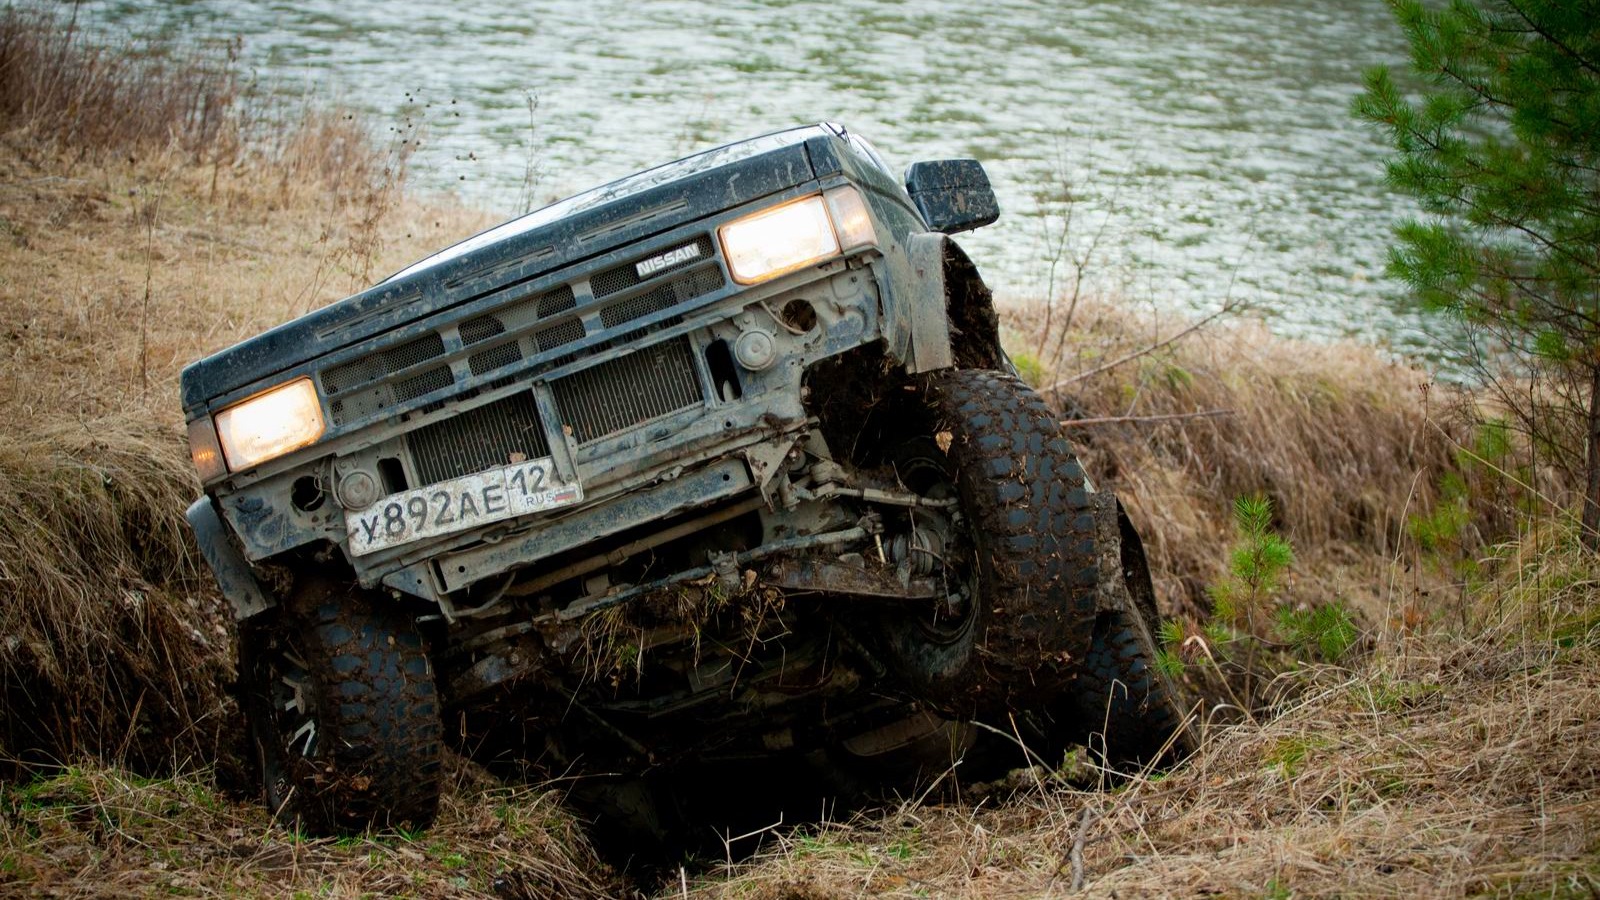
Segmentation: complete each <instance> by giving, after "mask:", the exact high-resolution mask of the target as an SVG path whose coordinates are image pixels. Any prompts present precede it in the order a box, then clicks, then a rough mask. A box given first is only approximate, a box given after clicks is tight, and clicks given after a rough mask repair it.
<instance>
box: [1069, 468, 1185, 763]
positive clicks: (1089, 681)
mask: <svg viewBox="0 0 1600 900" xmlns="http://www.w3.org/2000/svg"><path fill="white" fill-rule="evenodd" d="M1097 500H1098V501H1099V502H1098V503H1097V507H1098V508H1097V512H1096V518H1097V522H1098V524H1099V545H1100V550H1101V560H1102V563H1101V570H1102V572H1103V573H1104V574H1105V576H1106V580H1105V582H1104V583H1103V584H1102V585H1101V590H1102V591H1103V594H1102V597H1101V606H1102V611H1101V613H1100V614H1099V616H1098V618H1097V619H1096V621H1095V626H1094V637H1093V639H1092V640H1091V641H1090V644H1089V654H1088V656H1087V657H1086V658H1085V660H1084V663H1083V668H1082V669H1081V671H1080V672H1079V675H1078V681H1077V684H1076V685H1075V687H1074V690H1073V696H1072V699H1073V703H1072V707H1073V708H1072V709H1071V710H1070V711H1069V713H1068V715H1069V719H1070V720H1072V721H1073V723H1074V724H1073V726H1072V731H1073V732H1074V733H1073V734H1072V735H1071V739H1073V740H1074V741H1075V742H1086V743H1088V745H1089V746H1090V748H1091V749H1092V750H1093V751H1094V752H1095V753H1097V754H1099V755H1100V756H1101V757H1102V758H1103V759H1104V760H1105V761H1106V762H1107V763H1108V764H1110V765H1111V766H1113V767H1114V768H1121V767H1126V766H1129V765H1133V766H1143V765H1145V764H1147V763H1152V762H1157V761H1158V757H1162V756H1163V751H1164V750H1165V751H1166V753H1165V757H1166V758H1174V757H1181V756H1185V755H1187V754H1188V753H1189V752H1190V751H1192V750H1193V749H1194V741H1193V734H1192V730H1191V729H1190V727H1189V726H1188V725H1187V724H1186V723H1185V715H1186V713H1187V710H1188V704H1187V702H1186V700H1185V698H1184V696H1183V694H1182V692H1181V690H1180V689H1179V688H1178V686H1177V685H1176V684H1174V683H1173V682H1172V681H1171V679H1169V678H1167V677H1166V676H1165V675H1163V674H1161V672H1160V671H1158V670H1157V669H1156V668H1155V659H1156V653H1157V652H1158V650H1159V646H1160V645H1159V644H1158V643H1157V641H1156V638H1155V634H1154V632H1155V629H1156V627H1157V625H1158V613H1157V610H1156V600H1155V587H1154V586H1153V585H1152V584H1151V581H1150V569H1149V567H1148V565H1147V564H1146V562H1145V557H1144V545H1143V543H1142V542H1141V541H1140V539H1139V534H1138V532H1136V531H1134V529H1133V525H1132V523H1130V522H1129V521H1128V517H1127V515H1126V514H1125V513H1124V512H1123V510H1122V506H1121V504H1120V503H1117V502H1116V500H1115V498H1113V497H1111V496H1110V495H1104V496H1102V497H1099V498H1097ZM1119 576H1120V577H1119Z"/></svg>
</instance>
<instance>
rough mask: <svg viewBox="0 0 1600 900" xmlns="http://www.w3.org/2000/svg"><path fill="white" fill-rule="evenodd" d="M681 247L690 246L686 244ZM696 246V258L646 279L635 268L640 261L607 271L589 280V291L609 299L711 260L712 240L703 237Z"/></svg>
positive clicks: (656, 272)
mask: <svg viewBox="0 0 1600 900" xmlns="http://www.w3.org/2000/svg"><path fill="white" fill-rule="evenodd" d="M680 246H689V245H687V244H684V245H680ZM694 246H695V247H696V248H698V249H699V251H700V252H699V253H697V254H695V256H694V258H692V259H688V260H684V261H683V262H680V263H676V264H674V265H670V266H667V267H666V268H664V269H659V270H657V271H655V272H651V273H650V274H649V275H647V276H645V277H644V278H640V277H639V270H638V269H636V268H634V266H635V265H637V264H638V263H639V262H640V261H639V260H634V261H633V262H630V263H628V264H626V265H621V266H616V267H614V268H610V269H607V270H605V271H604V272H601V273H599V274H597V275H595V276H594V277H593V278H590V279H589V290H591V291H593V292H594V295H595V296H596V297H609V296H611V295H612V294H615V293H617V292H618V291H625V290H627V289H628V288H631V287H633V286H634V285H636V284H643V283H644V282H646V281H649V280H650V279H652V278H659V277H661V276H662V275H665V274H667V273H668V272H676V271H677V270H679V269H681V268H683V267H685V266H692V265H694V264H695V263H699V262H705V261H706V260H708V259H710V258H711V238H709V237H707V236H705V235H701V236H700V237H699V238H697V239H696V240H695V242H694ZM669 249H676V248H669Z"/></svg>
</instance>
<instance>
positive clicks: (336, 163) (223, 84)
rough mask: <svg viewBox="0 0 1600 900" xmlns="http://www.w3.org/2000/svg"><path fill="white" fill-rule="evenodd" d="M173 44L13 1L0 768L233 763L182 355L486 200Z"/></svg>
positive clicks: (1, 65)
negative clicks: (458, 191)
mask: <svg viewBox="0 0 1600 900" xmlns="http://www.w3.org/2000/svg"><path fill="white" fill-rule="evenodd" d="M159 50H161V48H140V47H128V48H121V49H109V48H105V47H102V46H97V45H95V44H93V43H91V42H89V41H87V40H85V39H84V38H83V35H82V34H81V32H78V31H76V30H74V29H72V28H69V27H63V23H62V22H61V20H60V18H59V17H55V16H51V15H49V14H46V13H42V12H38V11H27V10H24V11H18V10H15V9H7V10H6V11H4V12H0V144H3V145H4V146H6V147H8V148H11V149H12V150H15V151H17V152H15V153H11V154H4V153H0V323H3V324H0V347H3V348H4V354H3V355H0V422H4V425H3V426H0V694H3V696H4V702H5V714H4V715H3V716H0V768H3V767H4V766H5V765H6V763H5V762H4V761H7V760H9V761H12V762H15V761H18V760H26V761H29V762H36V761H39V760H41V759H43V760H63V759H69V758H74V757H76V756H78V755H79V754H85V753H88V754H96V755H100V756H102V757H106V756H113V757H114V756H121V757H123V758H124V759H125V761H126V762H128V763H129V764H131V765H133V766H135V767H136V768H137V769H139V770H141V771H153V770H165V769H170V768H171V767H172V766H174V765H177V766H179V767H180V768H181V767H183V766H184V765H185V764H194V763H197V762H200V761H208V760H218V759H221V760H223V761H224V762H226V761H228V760H231V759H233V758H234V756H235V754H234V752H233V748H232V747H231V745H229V744H228V743H227V742H228V740H229V739H230V738H231V737H234V736H236V735H237V732H238V729H237V727H236V722H235V721H234V719H233V715H234V712H233V709H232V706H231V704H230V701H229V700H228V698H227V696H226V693H225V687H226V685H227V684H228V682H229V681H230V679H231V667H232V662H231V660H232V648H231V644H230V641H231V635H230V634H229V632H228V629H227V628H226V627H225V622H226V617H227V613H226V610H225V609H224V608H223V605H222V603H221V601H220V598H219V597H218V596H217V594H216V591H215V588H214V586H213V585H212V583H211V581H210V577H209V574H208V573H205V572H203V571H202V570H201V567H200V566H199V564H198V562H197V559H198V558H197V555H196V552H195V549H194V547H193V544H192V538H191V537H190V535H189V533H188V528H187V525H186V524H185V523H184V522H183V520H182V516H183V510H184V508H185V507H186V506H187V505H188V502H189V501H190V500H191V499H192V498H193V497H194V496H197V494H198V485H197V484H196V483H195V479H194V474H193V467H192V464H191V463H190V462H189V460H188V453H187V450H186V448H185V445H184V438H183V426H182V415H181V411H180V409H179V405H178V399H177V390H176V388H177V375H178V372H179V370H180V368H181V367H182V366H183V365H184V364H186V363H187V362H188V361H190V360H192V359H195V358H197V357H199V356H201V355H203V354H204V353H206V352H209V351H212V350H216V349H219V348H221V347H223V346H226V345H228V344H230V343H233V342H234V341H237V340H239V339H241V338H243V337H246V336H248V335H250V334H254V333H256V332H259V331H261V330H262V329H264V328H266V327H268V326H271V325H274V324H277V323H278V322H281V321H284V320H286V319H288V318H291V317H293V316H294V315H296V314H299V313H301V312H304V311H305V310H306V309H309V308H311V307H313V306H316V305H320V304H322V303H325V302H327V301H329V300H331V299H335V298H336V297H338V296H340V295H342V294H344V293H348V292H349V291H351V290H354V289H357V288H359V287H363V286H365V284H367V283H368V282H369V281H370V279H371V277H372V274H373V272H374V271H377V270H380V269H381V268H382V267H383V266H386V265H387V266H394V267H398V266H399V265H401V264H402V263H403V262H405V261H408V260H409V259H412V258H415V257H416V256H417V255H420V253H421V252H423V251H424V250H426V249H431V248H432V247H434V246H437V245H438V244H441V243H445V242H446V241H447V240H448V239H449V238H450V237H454V236H458V235H459V234H461V233H462V232H469V231H471V230H473V227H474V226H476V225H477V224H478V223H479V222H481V218H482V217H481V216H479V215H477V214H469V213H465V212H463V211H460V210H457V209H453V208H450V207H443V206H441V207H437V208H434V209H429V210H425V209H424V208H423V207H421V206H420V205H418V204H417V203H416V202H414V201H411V200H407V199H405V197H404V195H403V184H404V178H403V176H404V161H405V153H406V150H407V148H408V147H409V144H408V145H405V146H402V147H399V148H398V149H391V148H385V147H382V146H377V145H375V144H374V143H373V142H372V141H370V140H369V139H368V138H367V137H366V132H365V128H366V126H365V123H363V122H361V121H359V120H358V119H356V118H354V117H352V116H351V115H349V114H348V113H345V112H342V111H339V110H328V109H321V108H316V107H306V106H294V105H289V104H287V103H286V101H277V105H272V103H271V102H269V101H266V100H259V101H258V100H252V99H250V98H249V97H247V96H245V92H243V91H241V89H240V87H239V84H238V80H237V78H236V77H235V75H234V73H233V70H232V68H231V66H230V60H229V59H228V58H227V56H226V54H222V55H218V54H216V53H211V54H206V53H201V52H198V51H196V52H194V53H185V52H176V51H173V52H157V51H159ZM266 121H271V122H273V123H274V125H275V127H276V128H277V129H278V130H276V131H273V132H272V133H271V134H270V135H269V134H264V133H262V132H263V130H264V129H263V128H262V125H261V123H263V122H266ZM380 236H381V237H382V238H383V239H380ZM402 236H403V237H402Z"/></svg>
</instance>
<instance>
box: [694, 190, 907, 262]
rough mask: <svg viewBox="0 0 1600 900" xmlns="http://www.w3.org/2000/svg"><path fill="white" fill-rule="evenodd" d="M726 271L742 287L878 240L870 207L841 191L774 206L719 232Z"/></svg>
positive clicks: (746, 217) (832, 191)
mask: <svg viewBox="0 0 1600 900" xmlns="http://www.w3.org/2000/svg"><path fill="white" fill-rule="evenodd" d="M717 235H718V237H719V239H720V240H721V241H722V254H723V256H724V257H725V258H726V259H727V261H728V271H729V272H730V273H731V274H732V275H733V280H734V281H737V282H738V283H740V284H756V283H757V282H762V281H767V280H768V279H772V278H776V277H778V276H779V275H787V274H788V273H790V272H793V271H796V270H798V269H803V268H805V267H806V266H809V265H811V264H812V263H816V262H821V261H822V260H825V259H828V258H830V257H834V256H838V255H839V253H840V252H842V251H844V250H851V249H854V248H855V247H859V246H862V245H863V244H870V243H874V242H875V241H876V235H874V234H873V230H872V220H871V219H870V218H869V217H868V216H867V211H866V204H864V203H863V202H862V200H861V195H860V194H858V193H857V192H856V190H855V188H852V187H848V186H846V187H839V188H834V189H833V190H830V191H828V192H827V193H826V194H813V195H812V196H810V197H801V198H800V199H798V200H790V201H788V202H786V203H780V204H778V205H777V206H771V207H768V208H766V209H763V210H761V211H759V212H754V213H751V214H750V215H748V216H745V217H743V218H741V219H735V220H733V221H732V222H729V223H728V224H726V225H723V226H722V227H721V228H718V229H717Z"/></svg>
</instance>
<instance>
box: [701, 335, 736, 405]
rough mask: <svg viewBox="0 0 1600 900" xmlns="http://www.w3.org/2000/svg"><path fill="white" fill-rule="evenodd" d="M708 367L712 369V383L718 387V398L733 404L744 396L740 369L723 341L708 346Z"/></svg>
mask: <svg viewBox="0 0 1600 900" xmlns="http://www.w3.org/2000/svg"><path fill="white" fill-rule="evenodd" d="M706 366H707V367H708V368H710V369H711V383H712V384H714V385H716V386H717V396H719V397H721V398H722V402H723V403H732V402H733V401H735V400H738V399H739V398H741V397H743V396H744V388H743V387H741V386H740V384H739V368H738V367H737V366H735V365H734V364H733V351H731V350H729V349H728V342H727V341H724V340H722V339H720V338H719V339H717V340H714V341H712V342H711V343H710V344H709V345H707V346H706Z"/></svg>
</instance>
